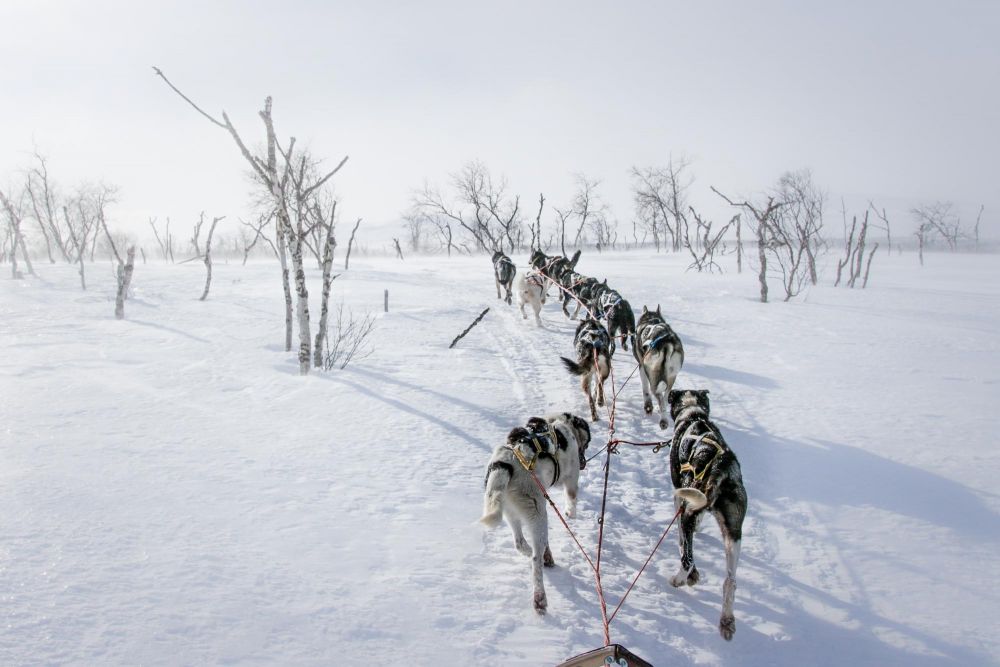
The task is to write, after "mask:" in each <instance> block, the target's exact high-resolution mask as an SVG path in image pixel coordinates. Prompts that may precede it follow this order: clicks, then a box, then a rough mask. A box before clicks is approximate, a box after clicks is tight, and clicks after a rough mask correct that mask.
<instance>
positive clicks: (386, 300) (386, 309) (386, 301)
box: [385, 290, 389, 313]
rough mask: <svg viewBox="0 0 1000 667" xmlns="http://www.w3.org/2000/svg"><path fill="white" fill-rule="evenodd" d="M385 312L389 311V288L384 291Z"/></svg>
mask: <svg viewBox="0 0 1000 667" xmlns="http://www.w3.org/2000/svg"><path fill="white" fill-rule="evenodd" d="M385 312H387V313H388V312H389V290H386V291H385Z"/></svg>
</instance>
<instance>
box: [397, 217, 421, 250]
mask: <svg viewBox="0 0 1000 667" xmlns="http://www.w3.org/2000/svg"><path fill="white" fill-rule="evenodd" d="M425 220H426V218H425V217H424V216H422V215H420V214H414V213H410V214H408V215H404V216H403V226H404V227H405V228H406V234H407V241H408V245H409V247H410V250H411V251H412V252H415V253H416V252H420V242H421V240H422V239H423V237H424V221H425Z"/></svg>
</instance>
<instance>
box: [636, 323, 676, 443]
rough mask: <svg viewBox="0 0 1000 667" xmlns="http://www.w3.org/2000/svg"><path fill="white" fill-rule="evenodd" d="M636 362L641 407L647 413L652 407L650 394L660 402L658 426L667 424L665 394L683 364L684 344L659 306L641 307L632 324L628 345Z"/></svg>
mask: <svg viewBox="0 0 1000 667" xmlns="http://www.w3.org/2000/svg"><path fill="white" fill-rule="evenodd" d="M632 354H633V355H634V356H635V360H636V361H638V362H639V379H640V380H642V398H643V404H642V407H643V409H644V410H645V411H646V414H647V415H648V414H649V413H651V412H652V411H653V396H654V395H655V396H656V401H657V403H658V404H659V406H660V428H667V407H666V401H667V395H668V394H669V393H670V391H671V390H672V389H673V388H674V381H675V380H677V374H678V373H680V371H681V366H683V365H684V346H683V345H681V339H680V338H678V336H677V334H676V333H674V330H673V329H671V328H670V325H669V324H667V323H666V321H664V319H663V315H661V314H660V307H659V306H657V307H656V310H649V309H648V308H646V307H645V306H643V307H642V315H640V316H639V321H638V323H636V326H635V346H634V347H633V348H632Z"/></svg>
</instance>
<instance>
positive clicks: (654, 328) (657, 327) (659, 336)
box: [642, 322, 670, 352]
mask: <svg viewBox="0 0 1000 667" xmlns="http://www.w3.org/2000/svg"><path fill="white" fill-rule="evenodd" d="M647 331H650V332H654V333H656V337H655V338H653V339H652V340H650V341H647V342H645V343H643V344H642V348H643V351H645V352H649V351H650V350H652V349H653V348H654V347H656V344H657V343H659V342H660V341H661V340H663V339H665V338H669V337H670V327H668V326H667V325H666V323H665V322H657V323H656V324H653V325H650V327H649V329H647ZM661 331H662V332H663V333H657V332H661Z"/></svg>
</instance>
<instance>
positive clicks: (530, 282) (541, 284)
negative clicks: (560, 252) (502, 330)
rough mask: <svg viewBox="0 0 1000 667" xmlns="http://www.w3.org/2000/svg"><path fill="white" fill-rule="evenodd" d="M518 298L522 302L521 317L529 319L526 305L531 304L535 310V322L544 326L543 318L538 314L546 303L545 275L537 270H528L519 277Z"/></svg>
mask: <svg viewBox="0 0 1000 667" xmlns="http://www.w3.org/2000/svg"><path fill="white" fill-rule="evenodd" d="M517 298H518V301H520V304H521V317H523V318H524V319H528V315H527V314H526V313H525V312H524V306H525V305H530V306H531V309H532V310H533V311H535V324H537V325H538V326H542V319H541V318H540V317H539V316H538V313H539V311H541V310H542V304H544V303H545V276H543V275H542V274H541V273H539V272H537V271H528V272H527V273H522V274H521V275H519V276H518V277H517Z"/></svg>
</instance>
